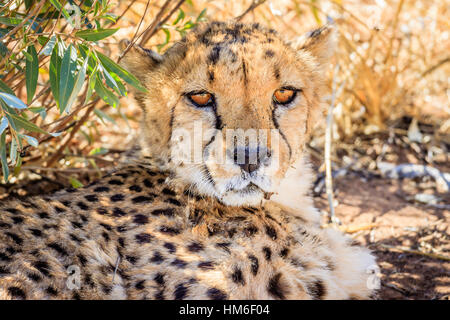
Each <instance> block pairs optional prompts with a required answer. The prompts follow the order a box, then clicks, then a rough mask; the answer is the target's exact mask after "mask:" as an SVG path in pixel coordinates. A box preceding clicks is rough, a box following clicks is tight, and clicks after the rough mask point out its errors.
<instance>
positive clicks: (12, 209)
mask: <svg viewBox="0 0 450 320" xmlns="http://www.w3.org/2000/svg"><path fill="white" fill-rule="evenodd" d="M5 210H6V211H8V212H9V213H12V214H19V213H22V212H21V211H20V210H17V209H14V208H6V209H5Z"/></svg>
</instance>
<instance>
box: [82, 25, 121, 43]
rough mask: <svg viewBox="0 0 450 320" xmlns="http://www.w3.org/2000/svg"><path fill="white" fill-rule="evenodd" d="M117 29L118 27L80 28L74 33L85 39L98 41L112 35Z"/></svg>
mask: <svg viewBox="0 0 450 320" xmlns="http://www.w3.org/2000/svg"><path fill="white" fill-rule="evenodd" d="M117 30H119V28H116V29H89V30H81V31H78V32H77V33H75V36H76V37H79V38H82V39H84V40H87V41H98V40H102V39H104V38H107V37H109V36H111V35H113V34H114V33H116V32H117Z"/></svg>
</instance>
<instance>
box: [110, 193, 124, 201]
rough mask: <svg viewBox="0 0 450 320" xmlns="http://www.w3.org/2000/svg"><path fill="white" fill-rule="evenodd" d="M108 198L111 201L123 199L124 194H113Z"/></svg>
mask: <svg viewBox="0 0 450 320" xmlns="http://www.w3.org/2000/svg"><path fill="white" fill-rule="evenodd" d="M110 199H111V201H113V202H117V201H123V199H125V196H124V195H123V194H115V195H112V196H111V198H110Z"/></svg>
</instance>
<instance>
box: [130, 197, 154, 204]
mask: <svg viewBox="0 0 450 320" xmlns="http://www.w3.org/2000/svg"><path fill="white" fill-rule="evenodd" d="M153 199H154V197H147V196H138V197H134V198H132V199H131V201H133V203H142V202H151V201H153Z"/></svg>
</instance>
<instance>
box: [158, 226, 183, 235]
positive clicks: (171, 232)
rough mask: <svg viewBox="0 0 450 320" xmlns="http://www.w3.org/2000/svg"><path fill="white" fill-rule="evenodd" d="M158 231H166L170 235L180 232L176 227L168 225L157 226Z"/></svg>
mask: <svg viewBox="0 0 450 320" xmlns="http://www.w3.org/2000/svg"><path fill="white" fill-rule="evenodd" d="M159 231H161V232H162V233H167V234H169V235H171V236H174V235H177V234H180V230H178V229H176V228H172V227H168V226H161V227H160V228H159Z"/></svg>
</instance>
